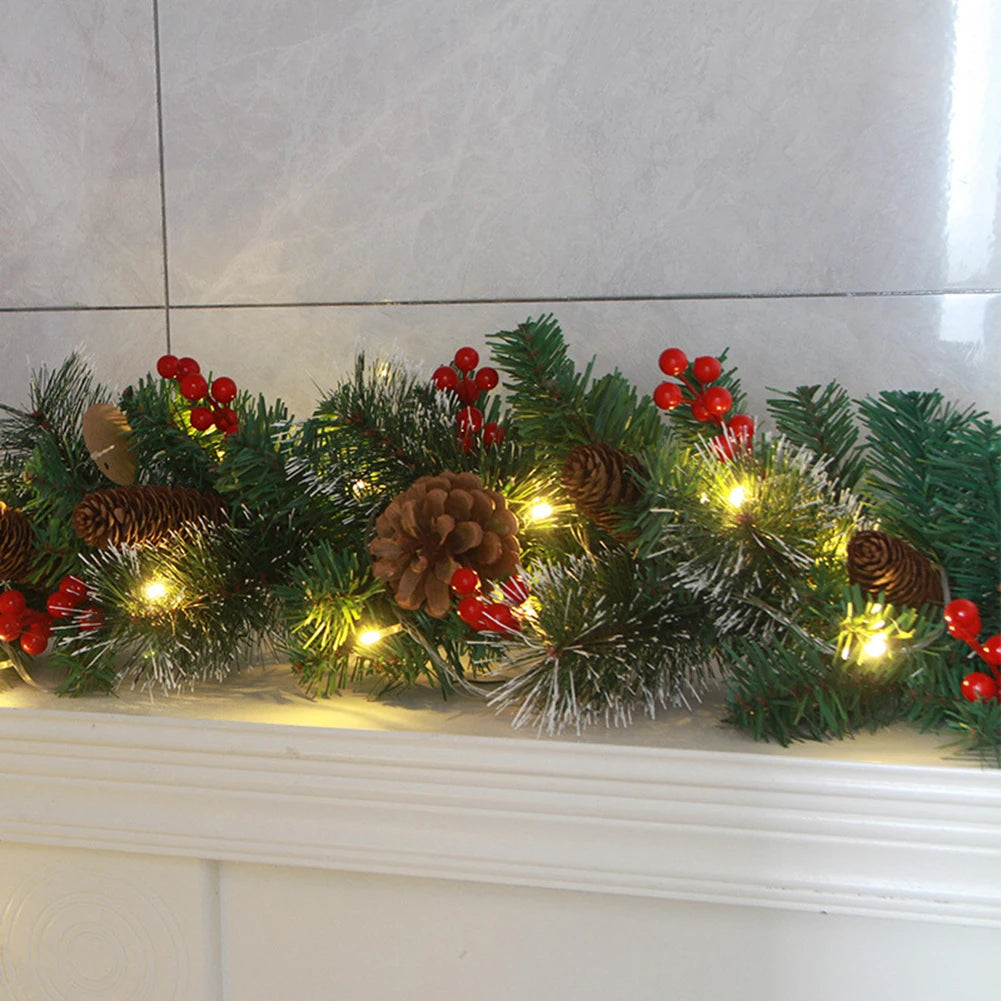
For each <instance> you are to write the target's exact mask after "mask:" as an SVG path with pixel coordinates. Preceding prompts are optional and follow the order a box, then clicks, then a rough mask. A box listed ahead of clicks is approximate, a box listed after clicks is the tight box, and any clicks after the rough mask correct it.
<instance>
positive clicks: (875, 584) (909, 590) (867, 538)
mask: <svg viewBox="0 0 1001 1001" xmlns="http://www.w3.org/2000/svg"><path fill="white" fill-rule="evenodd" d="M848 577H849V580H851V582H852V583H853V584H858V585H859V587H861V588H862V590H863V591H868V592H869V593H870V594H877V593H878V592H880V591H882V592H884V593H885V594H886V600H887V601H889V602H890V603H891V604H893V605H911V606H912V607H914V608H920V607H921V606H922V605H928V604H939V603H941V601H942V578H941V576H940V574H939V572H938V570H937V569H936V568H935V567H934V566H933V565H932V564H931V562H930V561H929V560H927V559H925V557H924V556H922V555H921V554H920V553H919V552H918V551H917V550H916V549H913V548H912V547H911V546H909V545H908V544H907V543H906V542H903V541H902V540H901V539H895V538H893V537H892V536H890V535H887V534H886V533H885V532H859V533H858V534H856V535H854V536H853V537H852V539H851V541H850V542H849V543H848Z"/></svg>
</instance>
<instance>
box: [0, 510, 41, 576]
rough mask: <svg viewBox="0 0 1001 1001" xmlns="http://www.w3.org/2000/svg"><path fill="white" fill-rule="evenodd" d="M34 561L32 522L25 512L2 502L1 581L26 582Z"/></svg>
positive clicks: (0, 513)
mask: <svg viewBox="0 0 1001 1001" xmlns="http://www.w3.org/2000/svg"><path fill="white" fill-rule="evenodd" d="M34 561H35V540H34V535H33V534H32V531H31V522H29V521H28V518H27V516H26V515H25V514H24V512H23V511H18V510H17V508H13V507H7V505H6V504H4V503H3V502H2V501H0V580H13V581H21V580H24V579H25V578H26V577H27V576H28V574H29V573H30V572H31V567H32V565H33V564H34Z"/></svg>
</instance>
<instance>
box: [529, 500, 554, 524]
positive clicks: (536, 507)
mask: <svg viewBox="0 0 1001 1001" xmlns="http://www.w3.org/2000/svg"><path fill="white" fill-rule="evenodd" d="M528 513H529V515H530V516H531V518H532V521H545V520H546V519H547V518H551V517H552V515H553V506H552V504H547V503H546V501H544V500H540V499H538V498H536V499H535V500H534V501H532V507H531V508H530V509H529V512H528Z"/></svg>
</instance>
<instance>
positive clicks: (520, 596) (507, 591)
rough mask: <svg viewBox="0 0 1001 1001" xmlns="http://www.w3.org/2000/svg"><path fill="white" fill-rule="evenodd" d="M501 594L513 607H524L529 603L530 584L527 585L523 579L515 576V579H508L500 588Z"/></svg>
mask: <svg viewBox="0 0 1001 1001" xmlns="http://www.w3.org/2000/svg"><path fill="white" fill-rule="evenodd" d="M500 589H501V592H502V593H503V595H504V597H505V598H507V600H508V601H510V602H511V604H512V605H522V604H524V603H525V602H526V601H528V595H529V590H528V584H526V583H525V579H524V578H523V577H519V576H517V575H515V576H514V577H508V579H507V580H506V581H504V583H503V584H501V586H500Z"/></svg>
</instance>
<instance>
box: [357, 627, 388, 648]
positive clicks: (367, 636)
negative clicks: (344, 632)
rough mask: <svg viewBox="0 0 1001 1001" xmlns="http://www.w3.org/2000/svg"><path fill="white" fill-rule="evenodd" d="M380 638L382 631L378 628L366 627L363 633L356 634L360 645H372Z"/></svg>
mask: <svg viewBox="0 0 1001 1001" xmlns="http://www.w3.org/2000/svg"><path fill="white" fill-rule="evenodd" d="M381 639H382V633H381V632H379V630H378V629H366V630H365V631H364V632H363V633H359V634H358V642H359V643H361V644H362V646H374V645H375V644H376V643H378V642H379V640H381Z"/></svg>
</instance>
